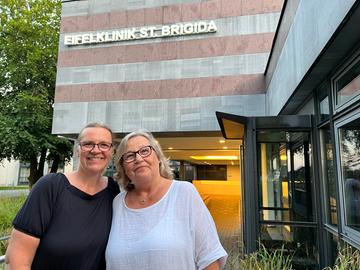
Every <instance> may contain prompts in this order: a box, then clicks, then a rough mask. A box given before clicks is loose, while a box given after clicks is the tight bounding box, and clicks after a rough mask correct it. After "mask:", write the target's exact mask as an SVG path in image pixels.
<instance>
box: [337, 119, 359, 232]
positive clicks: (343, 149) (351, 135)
mask: <svg viewBox="0 0 360 270" xmlns="http://www.w3.org/2000/svg"><path fill="white" fill-rule="evenodd" d="M355 115H356V114H355ZM338 139H339V148H340V149H339V162H340V170H341V171H340V181H341V184H342V187H343V191H342V193H343V203H344V210H345V213H343V218H344V221H345V226H348V227H350V228H352V229H354V230H357V231H359V232H360V118H355V119H351V118H350V121H348V122H346V123H345V124H343V125H341V126H340V127H339V128H338Z"/></svg>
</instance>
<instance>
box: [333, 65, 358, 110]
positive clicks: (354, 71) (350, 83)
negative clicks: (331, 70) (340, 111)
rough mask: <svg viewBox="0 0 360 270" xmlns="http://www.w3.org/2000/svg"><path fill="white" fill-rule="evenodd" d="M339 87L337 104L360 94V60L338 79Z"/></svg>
mask: <svg viewBox="0 0 360 270" xmlns="http://www.w3.org/2000/svg"><path fill="white" fill-rule="evenodd" d="M337 89H338V90H337V93H336V103H337V105H341V104H343V103H345V102H347V101H349V100H350V99H352V98H354V97H355V96H357V95H358V94H360V62H359V63H357V64H356V65H354V66H353V67H352V68H351V69H350V70H349V71H347V72H346V74H345V75H343V76H342V77H341V78H340V79H339V80H338V81H337Z"/></svg>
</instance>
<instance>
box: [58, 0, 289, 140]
mask: <svg viewBox="0 0 360 270" xmlns="http://www.w3.org/2000/svg"><path fill="white" fill-rule="evenodd" d="M282 4H283V0H255V1H239V0H226V1H225V0H213V1H199V0H198V1H196V0H192V1H189V0H182V1H179V0H177V1H175V0H168V1H165V2H164V1H160V0H154V1H115V0H107V1H96V0H88V1H74V2H65V3H63V8H62V21H61V34H60V40H59V59H58V73H57V82H56V93H55V111H54V120H53V133H56V134H69V133H77V132H78V131H79V129H80V128H81V127H82V126H83V125H84V124H86V123H87V122H90V121H102V122H105V123H107V124H109V125H110V126H111V127H112V129H113V130H114V131H115V132H129V131H132V130H134V129H138V128H146V129H148V130H150V131H158V132H159V131H160V132H161V131H211V130H219V126H218V124H217V120H216V117H215V111H216V110H219V111H225V112H228V113H234V114H242V115H249V116H259V115H264V114H265V79H264V75H263V73H264V70H265V66H266V63H267V60H268V57H269V52H270V49H271V45H272V41H273V38H274V32H275V30H276V26H277V23H278V20H279V16H280V10H281V7H282ZM200 20H202V21H209V20H212V21H214V22H215V24H216V27H217V32H216V33H206V34H201V35H186V36H178V37H169V38H157V39H139V40H131V41H121V42H114V43H101V44H92V45H90V44H89V45H80V46H67V45H64V39H65V35H80V34H84V33H97V32H101V31H111V30H114V29H115V30H119V29H128V28H131V27H145V26H146V27H149V26H152V27H160V26H162V25H167V24H173V23H183V22H196V21H200Z"/></svg>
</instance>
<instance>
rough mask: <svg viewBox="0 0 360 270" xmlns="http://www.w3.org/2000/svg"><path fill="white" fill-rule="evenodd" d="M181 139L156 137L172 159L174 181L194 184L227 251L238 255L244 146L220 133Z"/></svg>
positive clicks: (194, 135)
mask: <svg viewBox="0 0 360 270" xmlns="http://www.w3.org/2000/svg"><path fill="white" fill-rule="evenodd" d="M181 135H182V136H181V137H180V136H174V137H171V136H169V134H155V137H156V138H157V140H158V142H159V144H160V145H161V147H162V149H163V151H164V153H165V155H166V156H167V157H168V158H169V159H170V164H171V166H172V169H173V170H174V174H175V179H179V180H183V181H189V182H192V183H193V184H194V186H195V187H196V189H197V190H198V192H199V193H200V195H201V197H202V199H203V201H204V202H205V204H206V206H207V207H208V209H209V211H210V213H211V215H212V217H213V218H214V221H215V225H216V228H217V230H218V233H219V236H220V240H221V243H222V244H223V246H224V248H225V249H226V251H227V252H228V253H231V252H234V253H236V254H237V253H238V252H239V249H240V248H241V246H239V243H242V234H241V232H242V230H241V218H240V217H241V212H240V211H241V200H240V198H241V197H240V190H241V189H240V178H241V177H240V175H241V164H240V145H241V143H242V142H241V140H225V139H224V138H223V137H222V136H221V133H220V132H208V133H205V132H202V133H201V134H191V135H189V134H186V135H187V136H185V135H184V134H181ZM196 135H198V136H196ZM200 136H201V137H200Z"/></svg>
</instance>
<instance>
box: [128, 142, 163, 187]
mask: <svg viewBox="0 0 360 270" xmlns="http://www.w3.org/2000/svg"><path fill="white" fill-rule="evenodd" d="M148 145H150V142H149V141H148V139H146V138H145V137H143V136H136V137H133V138H131V139H129V141H128V143H127V147H126V150H125V153H128V152H137V151H139V149H140V148H142V147H144V146H148ZM123 168H124V171H125V174H126V175H127V176H128V177H129V178H130V179H131V181H132V182H133V183H134V184H136V183H137V182H139V181H141V180H151V179H155V178H158V177H159V176H160V172H159V159H158V157H157V155H156V152H155V151H154V150H153V149H151V154H150V155H149V156H147V157H141V156H140V154H138V153H137V154H136V156H135V160H134V161H132V162H125V161H123Z"/></svg>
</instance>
